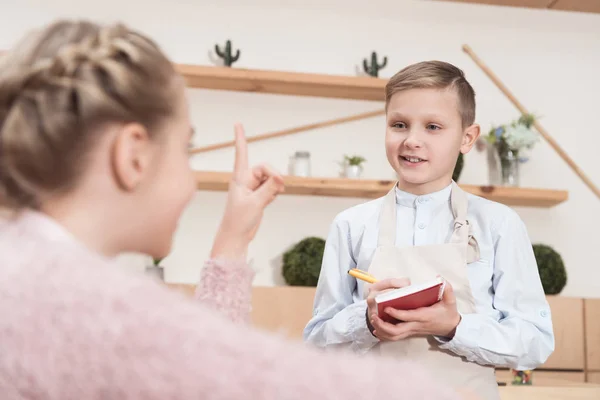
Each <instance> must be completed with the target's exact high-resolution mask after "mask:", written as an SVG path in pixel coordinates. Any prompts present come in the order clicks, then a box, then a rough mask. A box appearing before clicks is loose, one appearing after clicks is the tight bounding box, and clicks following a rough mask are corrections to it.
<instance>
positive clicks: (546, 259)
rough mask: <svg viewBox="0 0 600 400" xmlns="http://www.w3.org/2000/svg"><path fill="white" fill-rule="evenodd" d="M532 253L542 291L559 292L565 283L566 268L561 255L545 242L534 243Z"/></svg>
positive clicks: (548, 292) (547, 292)
mask: <svg viewBox="0 0 600 400" xmlns="http://www.w3.org/2000/svg"><path fill="white" fill-rule="evenodd" d="M533 253H534V255H535V260H536V262H537V266H538V271H539V274H540V279H541V280H542V286H543V287H544V293H545V294H549V295H553V294H559V293H560V292H561V291H562V290H563V288H564V287H565V285H566V284H567V270H566V268H565V264H564V262H563V259H562V257H561V256H560V254H558V253H557V252H556V251H555V250H554V249H553V248H552V247H550V246H548V245H545V244H534V245H533Z"/></svg>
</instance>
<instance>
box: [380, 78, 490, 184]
mask: <svg viewBox="0 0 600 400" xmlns="http://www.w3.org/2000/svg"><path fill="white" fill-rule="evenodd" d="M478 137H479V126H477V125H471V126H470V127H466V128H464V129H463V126H462V120H461V116H460V113H459V100H458V96H457V94H456V92H455V91H454V90H445V89H442V90H440V89H410V90H406V91H401V92H398V93H396V94H394V95H393V96H392V98H391V99H390V102H389V104H388V109H387V128H386V136H385V148H386V154H387V158H388V161H389V163H390V164H391V166H392V168H394V170H395V171H396V173H397V174H398V180H399V184H398V186H399V188H400V189H402V190H406V191H409V192H411V193H414V194H426V193H431V192H435V191H438V190H441V189H443V188H444V187H446V186H447V185H449V184H450V181H451V179H452V172H453V171H454V166H455V165H456V160H457V158H458V154H459V152H462V153H467V152H468V151H469V150H471V148H472V147H473V144H474V143H475V141H476V140H477V138H478Z"/></svg>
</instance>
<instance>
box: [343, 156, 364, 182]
mask: <svg viewBox="0 0 600 400" xmlns="http://www.w3.org/2000/svg"><path fill="white" fill-rule="evenodd" d="M365 161H366V160H365V158H364V157H362V156H357V155H355V156H347V155H346V156H344V175H345V176H346V178H350V179H354V178H359V177H360V175H361V174H362V164H363V163H364V162H365Z"/></svg>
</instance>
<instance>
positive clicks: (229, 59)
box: [215, 40, 240, 67]
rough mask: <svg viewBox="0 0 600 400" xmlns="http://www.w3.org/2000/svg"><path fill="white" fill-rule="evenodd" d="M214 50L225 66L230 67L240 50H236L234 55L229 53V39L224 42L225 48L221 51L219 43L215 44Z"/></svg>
mask: <svg viewBox="0 0 600 400" xmlns="http://www.w3.org/2000/svg"><path fill="white" fill-rule="evenodd" d="M215 51H216V53H217V55H218V56H219V57H221V58H222V59H223V62H224V64H225V66H227V67H231V64H233V63H234V62H236V61H237V60H238V59H239V58H240V50H239V49H238V50H236V53H235V56H234V55H232V53H231V40H228V41H227V42H226V43H225V50H223V51H221V49H219V45H218V44H215Z"/></svg>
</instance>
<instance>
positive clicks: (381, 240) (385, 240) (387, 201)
mask: <svg viewBox="0 0 600 400" xmlns="http://www.w3.org/2000/svg"><path fill="white" fill-rule="evenodd" d="M397 184H398V183H397V182H396V183H395V184H394V187H393V188H392V190H390V191H389V192H388V193H387V194H386V195H385V197H384V198H383V204H382V207H381V213H380V214H379V236H378V239H377V245H378V246H395V245H396V185H397Z"/></svg>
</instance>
